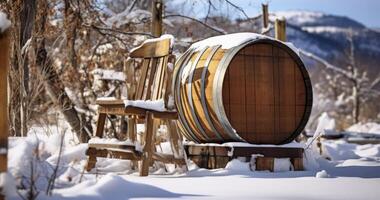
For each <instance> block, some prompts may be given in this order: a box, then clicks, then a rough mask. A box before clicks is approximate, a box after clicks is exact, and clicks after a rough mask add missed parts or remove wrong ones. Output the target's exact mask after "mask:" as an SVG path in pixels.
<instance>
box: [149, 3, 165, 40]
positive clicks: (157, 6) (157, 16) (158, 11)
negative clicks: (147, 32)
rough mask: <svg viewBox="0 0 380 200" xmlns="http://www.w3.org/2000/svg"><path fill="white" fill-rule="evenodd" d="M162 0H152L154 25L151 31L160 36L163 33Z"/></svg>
mask: <svg viewBox="0 0 380 200" xmlns="http://www.w3.org/2000/svg"><path fill="white" fill-rule="evenodd" d="M163 7H164V5H163V3H162V0H154V1H152V25H151V26H152V27H151V29H152V30H151V32H152V35H154V36H155V37H159V36H160V35H161V34H162V11H163Z"/></svg>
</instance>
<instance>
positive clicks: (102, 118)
mask: <svg viewBox="0 0 380 200" xmlns="http://www.w3.org/2000/svg"><path fill="white" fill-rule="evenodd" d="M106 117H107V115H106V114H104V113H99V117H98V121H97V122H96V132H95V136H96V137H100V138H102V137H103V132H104V125H105V122H106Z"/></svg>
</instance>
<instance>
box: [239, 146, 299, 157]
mask: <svg viewBox="0 0 380 200" xmlns="http://www.w3.org/2000/svg"><path fill="white" fill-rule="evenodd" d="M252 154H261V155H263V156H264V157H274V158H302V157H303V148H283V147H235V148H234V156H235V157H250V156H251V155H252Z"/></svg>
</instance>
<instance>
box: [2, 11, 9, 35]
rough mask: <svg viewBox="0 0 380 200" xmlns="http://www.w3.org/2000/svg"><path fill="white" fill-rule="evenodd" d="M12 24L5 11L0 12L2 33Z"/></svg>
mask: <svg viewBox="0 0 380 200" xmlns="http://www.w3.org/2000/svg"><path fill="white" fill-rule="evenodd" d="M10 25H11V22H10V21H9V20H8V18H7V15H6V14H5V13H3V12H0V33H2V32H4V31H5V30H7V29H8V27H9V26H10Z"/></svg>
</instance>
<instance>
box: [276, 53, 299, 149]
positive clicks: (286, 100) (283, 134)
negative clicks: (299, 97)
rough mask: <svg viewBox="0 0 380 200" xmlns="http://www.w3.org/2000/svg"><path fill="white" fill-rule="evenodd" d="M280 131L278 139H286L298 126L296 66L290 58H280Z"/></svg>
mask: <svg viewBox="0 0 380 200" xmlns="http://www.w3.org/2000/svg"><path fill="white" fill-rule="evenodd" d="M279 66H281V67H279V74H280V76H279V86H280V87H279V88H280V95H279V98H280V102H279V103H280V115H279V117H280V133H279V134H278V135H277V136H278V137H276V141H277V142H280V141H283V140H284V139H286V138H287V137H288V136H289V134H290V133H292V132H293V131H294V130H295V128H296V125H297V124H296V107H295V102H296V98H295V91H296V88H295V86H296V80H295V67H294V61H293V60H292V59H290V58H279Z"/></svg>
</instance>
